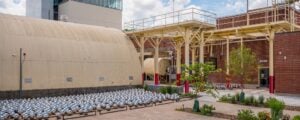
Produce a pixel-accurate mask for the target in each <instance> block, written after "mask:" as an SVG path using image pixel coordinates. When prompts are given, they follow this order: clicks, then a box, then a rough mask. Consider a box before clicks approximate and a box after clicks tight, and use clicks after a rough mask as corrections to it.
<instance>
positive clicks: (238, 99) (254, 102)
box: [219, 92, 300, 111]
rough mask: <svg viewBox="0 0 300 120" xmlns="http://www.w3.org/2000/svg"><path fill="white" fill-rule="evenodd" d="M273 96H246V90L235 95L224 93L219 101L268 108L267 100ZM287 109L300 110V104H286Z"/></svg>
mask: <svg viewBox="0 0 300 120" xmlns="http://www.w3.org/2000/svg"><path fill="white" fill-rule="evenodd" d="M270 99H272V98H267V99H266V98H265V97H264V96H262V95H261V96H259V97H258V98H255V97H254V96H248V97H246V95H245V93H244V92H241V93H236V94H235V95H230V94H227V95H223V96H221V97H220V98H219V102H224V103H231V104H238V105H246V106H253V107H264V108H267V107H268V106H267V104H266V103H267V102H268V100H270ZM284 109H285V110H291V111H300V106H289V105H285V108H284Z"/></svg>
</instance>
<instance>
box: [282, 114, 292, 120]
mask: <svg viewBox="0 0 300 120" xmlns="http://www.w3.org/2000/svg"><path fill="white" fill-rule="evenodd" d="M290 118H291V116H290V115H289V114H284V115H283V116H282V120H290Z"/></svg>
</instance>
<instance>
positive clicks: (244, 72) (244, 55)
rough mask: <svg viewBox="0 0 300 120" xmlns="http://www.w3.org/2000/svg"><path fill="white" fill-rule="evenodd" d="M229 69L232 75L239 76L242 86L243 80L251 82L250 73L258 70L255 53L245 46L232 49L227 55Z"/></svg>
mask: <svg viewBox="0 0 300 120" xmlns="http://www.w3.org/2000/svg"><path fill="white" fill-rule="evenodd" d="M229 70H230V73H231V74H232V75H234V76H239V77H240V78H241V84H242V87H243V84H244V81H247V82H251V81H252V79H251V75H253V74H255V73H256V72H257V70H258V62H257V59H256V55H255V54H254V53H253V52H252V51H251V49H249V48H246V47H239V48H237V49H234V50H232V51H231V52H230V55H229Z"/></svg>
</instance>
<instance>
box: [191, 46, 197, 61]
mask: <svg viewBox="0 0 300 120" xmlns="http://www.w3.org/2000/svg"><path fill="white" fill-rule="evenodd" d="M191 51H192V64H193V65H194V64H195V62H196V48H194V47H193V48H192V49H191Z"/></svg>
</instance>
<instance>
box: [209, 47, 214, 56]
mask: <svg viewBox="0 0 300 120" xmlns="http://www.w3.org/2000/svg"><path fill="white" fill-rule="evenodd" d="M212 56H213V45H212V44H210V50H209V57H212Z"/></svg>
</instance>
